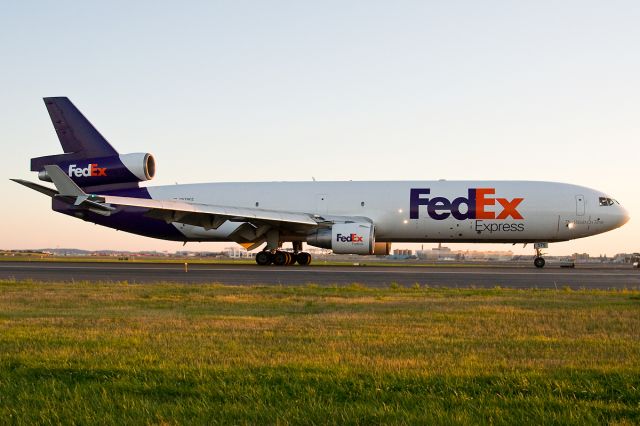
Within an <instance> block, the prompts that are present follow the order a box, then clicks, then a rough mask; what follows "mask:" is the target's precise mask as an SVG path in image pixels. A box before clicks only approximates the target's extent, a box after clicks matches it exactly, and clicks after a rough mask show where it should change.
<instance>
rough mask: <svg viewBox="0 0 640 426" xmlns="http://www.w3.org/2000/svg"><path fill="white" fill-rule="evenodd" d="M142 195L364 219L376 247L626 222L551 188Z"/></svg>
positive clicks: (349, 187)
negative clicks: (372, 230)
mask: <svg viewBox="0 0 640 426" xmlns="http://www.w3.org/2000/svg"><path fill="white" fill-rule="evenodd" d="M147 190H148V191H149V193H150V195H151V197H152V198H153V199H156V200H182V201H188V202H194V203H202V204H211V205H219V206H234V207H247V208H258V209H265V210H279V211H286V212H299V213H308V214H313V215H317V216H320V217H323V218H326V219H327V220H330V218H331V216H352V217H363V218H368V219H370V220H371V221H372V222H373V224H374V226H375V238H376V241H377V242H440V241H459V242H537V241H539V242H554V241H565V240H570V239H574V238H581V237H586V236H590V235H595V234H599V233H602V232H606V231H609V230H612V229H615V228H617V227H619V226H622V225H623V224H624V223H626V221H627V220H628V218H629V216H628V214H627V212H626V211H625V209H624V208H623V207H622V206H621V205H620V204H618V203H617V201H615V200H612V199H611V198H610V197H609V196H608V195H606V194H604V193H602V192H600V191H597V190H594V189H590V188H586V187H582V186H577V185H570V184H564V183H555V182H531V181H386V182H352V181H349V182H264V183H254V182H250V183H249V182H247V183H203V184H187V185H173V186H156V187H148V188H147ZM412 190H413V191H412ZM471 190H474V191H473V192H472V191H471ZM474 193H475V200H474V199H473V198H474V197H473V194H474ZM603 199H604V200H608V201H605V202H603V201H602V200H603ZM465 200H466V201H465ZM412 210H413V211H412ZM454 212H455V214H454ZM174 226H175V227H176V228H177V229H178V230H179V231H180V232H181V233H182V234H183V235H184V236H185V240H199V241H227V240H228V236H229V234H231V232H233V231H234V230H235V229H236V228H237V227H238V226H239V223H237V222H227V223H225V224H224V225H222V226H221V227H220V228H218V229H215V230H213V229H211V230H205V229H204V228H201V227H197V226H192V225H186V224H179V223H175V224H174Z"/></svg>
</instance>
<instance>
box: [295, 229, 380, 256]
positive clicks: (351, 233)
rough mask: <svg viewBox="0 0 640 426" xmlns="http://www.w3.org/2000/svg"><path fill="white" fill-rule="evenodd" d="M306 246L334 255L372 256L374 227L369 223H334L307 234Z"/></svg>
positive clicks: (373, 250) (374, 245)
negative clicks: (330, 252) (329, 251)
mask: <svg viewBox="0 0 640 426" xmlns="http://www.w3.org/2000/svg"><path fill="white" fill-rule="evenodd" d="M307 244H310V245H312V246H315V247H320V248H326V249H331V250H333V252H334V253H336V254H363V255H364V254H374V253H375V248H376V244H375V227H374V226H373V224H372V223H369V222H348V223H336V224H334V225H332V226H331V227H330V228H318V229H316V230H314V231H313V232H312V233H310V234H308V235H307Z"/></svg>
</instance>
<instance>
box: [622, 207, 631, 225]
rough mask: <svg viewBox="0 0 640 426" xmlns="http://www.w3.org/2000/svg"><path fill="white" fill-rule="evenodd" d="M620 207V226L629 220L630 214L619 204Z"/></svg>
mask: <svg viewBox="0 0 640 426" xmlns="http://www.w3.org/2000/svg"><path fill="white" fill-rule="evenodd" d="M620 209H621V210H622V223H621V224H620V226H622V225H624V224H625V223H627V222H629V219H631V216H630V215H629V212H628V211H627V209H625V208H624V207H622V206H620Z"/></svg>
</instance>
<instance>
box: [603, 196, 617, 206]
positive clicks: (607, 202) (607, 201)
mask: <svg viewBox="0 0 640 426" xmlns="http://www.w3.org/2000/svg"><path fill="white" fill-rule="evenodd" d="M599 200H600V205H601V206H612V205H613V203H617V201H616V200H614V199H613V198H607V197H600V199H599Z"/></svg>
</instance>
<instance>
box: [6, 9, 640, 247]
mask: <svg viewBox="0 0 640 426" xmlns="http://www.w3.org/2000/svg"><path fill="white" fill-rule="evenodd" d="M638 22H640V2H637V1H615V0H613V1H610V2H602V1H590V0H581V1H573V0H567V1H546V0H541V1H524V2H514V1H485V2H476V1H448V2H435V1H394V2H387V1H371V0H367V1H349V2H344V1H323V2H310V1H270V2H264V1H189V2H175V1H171V2H170V1H136V2H130V1H109V2H98V1H29V0H27V1H20V2H7V3H6V4H4V5H3V10H2V13H1V14H0V55H1V57H2V61H1V64H2V66H1V67H0V85H1V86H0V87H2V97H3V99H2V102H0V120H1V121H0V140H1V143H2V147H3V153H2V155H0V170H2V171H3V172H2V175H4V176H2V177H3V179H0V190H1V191H2V193H3V195H4V197H3V198H4V200H5V201H4V202H3V208H2V209H1V210H0V211H1V213H0V215H2V216H1V217H2V220H1V221H0V248H2V249H25V248H42V247H75V248H83V249H123V250H168V251H175V250H181V249H182V243H176V242H166V241H161V240H154V239H150V238H145V237H140V236H135V235H129V234H125V233H122V232H118V231H114V230H111V229H108V228H102V227H99V226H97V225H93V224H89V223H85V222H83V221H80V220H76V219H73V218H71V217H68V216H65V215H61V214H57V213H54V212H52V211H51V209H50V200H49V199H48V198H47V197H45V196H42V195H40V194H38V193H36V192H33V191H30V190H28V189H26V188H23V187H21V186H19V185H17V184H15V183H13V182H10V181H9V178H22V179H30V180H37V177H36V176H35V173H32V172H30V171H29V161H30V158H31V157H36V156H41V155H48V154H56V153H60V152H62V151H61V148H60V145H59V142H58V140H57V137H56V135H55V132H54V130H53V127H52V125H51V122H50V120H49V117H48V114H47V112H46V109H45V107H44V104H43V102H42V97H45V96H68V97H69V98H70V99H71V100H72V101H73V102H74V103H75V105H76V106H77V107H78V108H79V109H80V110H81V111H82V112H83V113H84V114H85V116H87V118H89V120H90V121H91V122H92V123H93V124H94V125H95V126H96V128H97V129H98V130H99V131H100V132H101V133H102V134H103V135H104V136H105V137H106V138H107V139H108V140H109V141H110V142H111V144H112V145H114V147H115V148H116V149H118V150H119V151H120V152H121V153H127V152H151V153H153V154H154V156H155V157H156V161H157V164H158V169H157V174H156V178H155V179H154V180H153V181H152V182H150V183H149V185H154V184H174V183H176V182H177V183H188V182H220V181H287V180H311V178H312V177H315V178H316V179H317V180H349V179H353V180H387V179H389V180H432V179H441V178H446V179H448V180H458V179H472V180H484V179H501V180H503V179H504V180H520V179H522V180H545V181H559V182H567V183H574V184H579V185H584V186H588V187H592V188H596V189H599V190H602V191H605V192H607V193H609V194H611V195H612V196H613V197H615V198H616V199H618V200H619V201H620V203H622V204H623V205H624V206H625V207H626V208H627V210H628V211H629V212H630V214H631V221H630V222H629V223H627V225H625V226H624V227H622V228H620V229H617V230H614V231H612V232H609V233H606V234H602V235H599V236H594V237H589V238H586V239H579V240H574V241H570V242H565V243H557V244H551V245H550V248H549V250H548V252H549V253H550V254H570V253H573V252H589V253H591V254H592V255H598V254H608V255H613V254H615V253H618V252H633V251H640V243H639V242H638V237H640V201H639V200H638V195H639V194H638V192H639V191H638V176H639V175H638V168H639V165H640V144H639V142H640V120H639V118H640V103H639V102H640V79H639V78H638V76H639V75H640V53H639V51H638V46H640V25H638ZM230 245H231V244H219V245H217V244H213V243H189V244H187V246H186V247H185V249H187V250H217V249H220V248H222V247H226V246H230ZM431 246H434V245H433V244H427V245H425V247H431ZM450 246H451V247H452V248H453V249H482V250H486V249H488V250H513V251H514V252H516V253H518V254H532V252H533V249H532V247H531V245H529V246H528V247H526V248H523V247H522V245H519V246H511V245H500V244H492V245H485V244H480V245H469V244H455V245H450ZM409 247H419V245H414V246H409Z"/></svg>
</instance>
